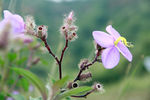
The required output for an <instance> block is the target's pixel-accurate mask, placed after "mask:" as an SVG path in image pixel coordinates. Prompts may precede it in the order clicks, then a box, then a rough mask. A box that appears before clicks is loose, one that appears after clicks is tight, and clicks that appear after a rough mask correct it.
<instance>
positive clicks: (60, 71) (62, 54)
mask: <svg viewBox="0 0 150 100" xmlns="http://www.w3.org/2000/svg"><path fill="white" fill-rule="evenodd" d="M65 39H66V43H65V47H64V48H63V50H62V53H61V57H60V61H59V63H60V66H59V73H60V74H59V75H60V79H61V78H62V69H61V65H62V60H63V57H64V53H65V50H66V49H67V47H68V35H67V34H66V36H65Z"/></svg>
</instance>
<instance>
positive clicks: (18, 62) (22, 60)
mask: <svg viewBox="0 0 150 100" xmlns="http://www.w3.org/2000/svg"><path fill="white" fill-rule="evenodd" d="M26 60H27V57H22V58H20V59H19V60H18V61H17V65H21V64H23V63H24V62H25V61H26Z"/></svg>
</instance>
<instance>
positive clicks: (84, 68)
mask: <svg viewBox="0 0 150 100" xmlns="http://www.w3.org/2000/svg"><path fill="white" fill-rule="evenodd" d="M100 53H101V50H98V51H97V54H96V56H95V58H94V60H93V61H92V62H91V63H89V64H87V65H84V66H82V67H81V69H80V71H79V73H78V75H77V77H76V78H75V79H74V82H76V81H77V80H79V79H80V75H81V74H82V72H83V71H84V70H86V69H87V68H88V67H89V66H91V65H93V64H94V63H95V62H97V61H99V60H98V59H97V58H98V56H99V55H100Z"/></svg>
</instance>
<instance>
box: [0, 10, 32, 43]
mask: <svg viewBox="0 0 150 100" xmlns="http://www.w3.org/2000/svg"><path fill="white" fill-rule="evenodd" d="M3 13H4V19H3V20H2V21H0V31H2V30H3V29H4V27H6V25H7V24H10V25H11V38H12V39H20V40H22V41H23V42H24V43H30V42H32V40H33V39H32V38H31V37H29V36H27V35H25V34H24V32H25V22H24V20H23V18H22V17H21V16H20V15H17V14H12V13H11V12H9V11H8V10H4V11H3Z"/></svg>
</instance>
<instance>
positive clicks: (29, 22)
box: [25, 16, 36, 31]
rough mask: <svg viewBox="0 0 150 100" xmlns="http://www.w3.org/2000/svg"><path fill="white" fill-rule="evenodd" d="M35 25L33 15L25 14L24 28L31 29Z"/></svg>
mask: <svg viewBox="0 0 150 100" xmlns="http://www.w3.org/2000/svg"><path fill="white" fill-rule="evenodd" d="M35 27H36V24H35V21H34V18H33V16H26V18H25V28H26V30H27V31H28V30H30V31H33V30H34V29H35Z"/></svg>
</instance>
